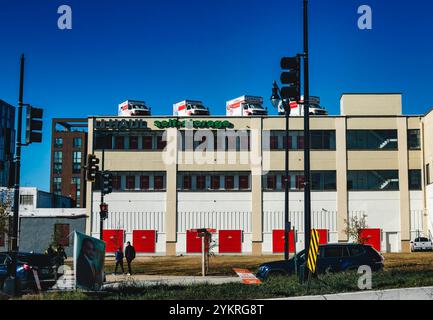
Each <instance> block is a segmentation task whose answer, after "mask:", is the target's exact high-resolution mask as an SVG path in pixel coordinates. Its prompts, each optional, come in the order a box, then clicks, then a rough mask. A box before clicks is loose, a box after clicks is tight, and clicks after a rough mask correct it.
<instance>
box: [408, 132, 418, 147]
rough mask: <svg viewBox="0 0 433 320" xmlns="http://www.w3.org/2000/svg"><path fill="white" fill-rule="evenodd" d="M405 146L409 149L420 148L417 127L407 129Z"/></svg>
mask: <svg viewBox="0 0 433 320" xmlns="http://www.w3.org/2000/svg"><path fill="white" fill-rule="evenodd" d="M407 147H408V148H409V150H419V149H421V139H420V130H419V129H410V130H408V131H407Z"/></svg>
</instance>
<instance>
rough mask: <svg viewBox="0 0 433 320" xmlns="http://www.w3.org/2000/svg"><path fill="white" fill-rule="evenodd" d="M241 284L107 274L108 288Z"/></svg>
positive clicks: (227, 279) (230, 280) (212, 278)
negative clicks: (129, 285) (121, 286)
mask: <svg viewBox="0 0 433 320" xmlns="http://www.w3.org/2000/svg"><path fill="white" fill-rule="evenodd" d="M233 282H239V283H241V282H242V281H241V279H240V278H239V277H215V276H209V277H200V276H197V277H193V276H158V275H132V276H127V275H112V274H107V284H106V285H105V286H108V287H117V286H118V285H120V284H123V285H124V284H128V283H130V284H134V285H136V286H137V285H138V286H152V285H172V286H173V285H192V284H203V283H208V284H223V283H233Z"/></svg>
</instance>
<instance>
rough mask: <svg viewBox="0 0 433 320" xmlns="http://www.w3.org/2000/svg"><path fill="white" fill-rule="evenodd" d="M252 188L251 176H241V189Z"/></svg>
mask: <svg viewBox="0 0 433 320" xmlns="http://www.w3.org/2000/svg"><path fill="white" fill-rule="evenodd" d="M249 188H250V177H249V176H245V175H242V176H239V189H240V190H248V189H249Z"/></svg>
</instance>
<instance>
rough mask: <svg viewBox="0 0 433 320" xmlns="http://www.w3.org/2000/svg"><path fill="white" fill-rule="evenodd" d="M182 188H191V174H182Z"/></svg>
mask: <svg viewBox="0 0 433 320" xmlns="http://www.w3.org/2000/svg"><path fill="white" fill-rule="evenodd" d="M182 186H183V190H191V189H192V179H191V176H189V175H185V176H183V183H182Z"/></svg>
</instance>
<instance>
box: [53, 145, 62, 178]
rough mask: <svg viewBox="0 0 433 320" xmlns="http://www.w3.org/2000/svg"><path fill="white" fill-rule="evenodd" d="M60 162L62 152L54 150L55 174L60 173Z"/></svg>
mask: <svg viewBox="0 0 433 320" xmlns="http://www.w3.org/2000/svg"><path fill="white" fill-rule="evenodd" d="M62 163H63V152H62V151H55V152H54V173H56V174H61V173H62Z"/></svg>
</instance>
